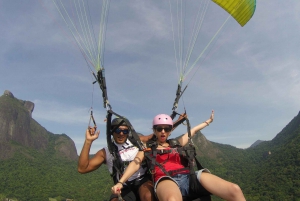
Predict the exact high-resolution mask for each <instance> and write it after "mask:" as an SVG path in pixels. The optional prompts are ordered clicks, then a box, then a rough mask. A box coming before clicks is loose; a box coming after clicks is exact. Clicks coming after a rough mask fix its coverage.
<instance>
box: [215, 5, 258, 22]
mask: <svg viewBox="0 0 300 201" xmlns="http://www.w3.org/2000/svg"><path fill="white" fill-rule="evenodd" d="M212 1H213V2H215V3H216V4H218V5H219V6H220V7H222V8H223V9H224V10H226V11H227V12H228V13H229V14H230V15H231V16H232V17H233V18H234V19H235V20H236V21H237V22H238V23H239V24H240V25H241V26H244V25H245V24H246V23H247V22H248V21H249V20H250V19H251V17H252V16H253V14H254V11H255V7H256V0H212Z"/></svg>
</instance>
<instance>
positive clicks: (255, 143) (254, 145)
mask: <svg viewBox="0 0 300 201" xmlns="http://www.w3.org/2000/svg"><path fill="white" fill-rule="evenodd" d="M262 142H265V141H264V140H256V141H255V142H254V143H253V144H252V145H251V146H250V147H251V148H253V147H256V146H257V145H259V144H260V143H262ZM250 147H249V148H250Z"/></svg>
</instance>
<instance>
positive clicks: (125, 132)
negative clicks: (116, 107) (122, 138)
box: [115, 128, 129, 135]
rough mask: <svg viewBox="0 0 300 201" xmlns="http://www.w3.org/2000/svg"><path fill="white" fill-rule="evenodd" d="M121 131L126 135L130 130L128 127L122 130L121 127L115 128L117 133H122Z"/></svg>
mask: <svg viewBox="0 0 300 201" xmlns="http://www.w3.org/2000/svg"><path fill="white" fill-rule="evenodd" d="M121 132H122V133H123V134H124V135H126V134H128V133H129V130H128V129H124V130H121V129H120V128H117V129H116V130H115V133H117V134H120V133H121Z"/></svg>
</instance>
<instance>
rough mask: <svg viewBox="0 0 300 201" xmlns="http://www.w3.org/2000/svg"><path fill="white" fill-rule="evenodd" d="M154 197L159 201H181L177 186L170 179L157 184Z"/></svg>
mask: <svg viewBox="0 0 300 201" xmlns="http://www.w3.org/2000/svg"><path fill="white" fill-rule="evenodd" d="M156 195H157V197H158V200H159V201H182V195H181V192H180V190H179V187H178V185H177V184H176V183H175V182H174V181H172V180H170V179H165V180H162V181H160V182H159V183H158V185H157V189H156Z"/></svg>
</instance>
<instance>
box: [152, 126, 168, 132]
mask: <svg viewBox="0 0 300 201" xmlns="http://www.w3.org/2000/svg"><path fill="white" fill-rule="evenodd" d="M155 130H156V131H158V132H161V131H162V130H165V132H170V131H171V130H172V128H170V127H166V128H163V127H156V128H155Z"/></svg>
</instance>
